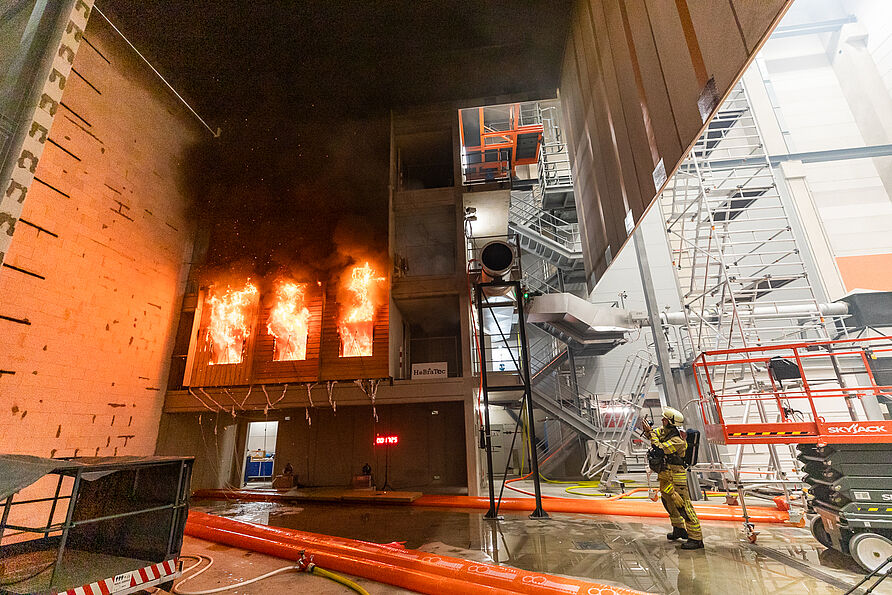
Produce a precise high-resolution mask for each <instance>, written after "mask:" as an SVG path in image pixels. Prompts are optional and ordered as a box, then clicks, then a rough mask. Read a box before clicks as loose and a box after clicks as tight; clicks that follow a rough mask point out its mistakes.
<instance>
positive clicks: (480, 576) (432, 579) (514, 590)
mask: <svg viewBox="0 0 892 595" xmlns="http://www.w3.org/2000/svg"><path fill="white" fill-rule="evenodd" d="M186 533H187V534H188V535H191V536H193V537H198V538H200V539H207V540H210V541H216V542H219V543H225V544H227V545H232V546H235V547H240V548H243V549H249V550H253V551H257V552H261V553H264V554H268V555H272V556H277V557H280V558H284V559H288V560H298V559H299V558H300V556H301V553H302V552H304V551H306V555H312V556H313V559H314V562H315V563H316V564H318V565H320V566H322V567H325V568H331V569H333V570H337V571H339V572H347V573H349V574H353V575H356V576H361V577H364V578H368V579H371V580H374V581H377V582H380V583H386V584H390V585H395V586H398V587H402V588H404V589H411V590H413V591H418V592H420V593H430V594H440V593H463V594H464V593H467V594H468V595H478V594H479V595H495V594H497V593H503V594H506V595H510V594H524V595H549V594H556V593H564V594H566V593H585V594H592V595H634V594H639V593H641V592H640V591H634V590H631V589H626V588H622V587H612V586H608V585H603V584H599V583H590V582H585V581H581V580H576V579H571V578H564V577H559V576H553V575H549V574H543V573H538V572H529V571H525V570H518V569H515V568H511V567H507V566H494V565H492V564H485V563H481V562H475V561H469V560H462V559H461V558H452V557H448V556H437V555H433V554H429V553H427V552H422V551H418V550H408V549H404V548H402V547H400V546H396V545H391V544H389V545H380V544H376V543H369V542H364V541H357V540H354V539H346V538H342V537H332V536H328V535H320V534H318V533H308V532H304V531H297V530H294V529H283V528H278V527H269V526H266V525H257V524H254V523H243V522H240V521H235V520H232V519H225V518H222V517H218V516H214V515H209V514H205V513H201V512H196V511H192V512H190V513H189V519H188V522H187V523H186Z"/></svg>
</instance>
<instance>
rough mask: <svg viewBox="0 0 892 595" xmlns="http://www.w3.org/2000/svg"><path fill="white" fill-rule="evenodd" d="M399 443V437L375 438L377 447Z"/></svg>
mask: <svg viewBox="0 0 892 595" xmlns="http://www.w3.org/2000/svg"><path fill="white" fill-rule="evenodd" d="M399 442H400V437H399V436H375V446H393V445H394V444H399Z"/></svg>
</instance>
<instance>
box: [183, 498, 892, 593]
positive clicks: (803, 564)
mask: <svg viewBox="0 0 892 595" xmlns="http://www.w3.org/2000/svg"><path fill="white" fill-rule="evenodd" d="M193 508H195V509H197V510H202V511H204V512H209V513H212V514H219V515H222V516H226V517H230V518H235V519H238V520H243V521H248V522H254V523H265V524H269V525H274V526H278V527H289V528H293V529H300V530H303V531H311V532H315V533H324V534H327V535H336V536H339V537H349V538H353V539H361V540H364V541H372V542H376V543H389V542H393V541H398V542H405V545H406V547H408V548H413V549H421V550H425V551H430V552H432V553H437V554H443V555H451V556H456V557H461V558H468V559H475V560H481V561H487V562H492V563H497V564H505V565H509V566H514V567H516V568H522V569H524V570H533V571H539V572H548V573H552V574H562V575H566V576H573V577H581V578H587V579H591V580H596V581H599V582H605V583H610V584H616V585H623V586H627V587H631V588H634V589H639V590H642V591H649V592H653V593H666V594H671V593H680V594H683V595H688V594H695V593H696V594H701V593H702V594H713V593H720V594H721V593H726V594H728V595H730V594H732V593H733V594H736V593H746V594H752V595H762V594H766V595H767V594H771V595H774V594H776V593H784V594H786V593H808V594H831V593H833V594H839V593H843V592H845V591H846V590H847V589H848V588H849V587H851V586H852V585H854V584H855V583H857V582H858V581H859V580H860V579H861V578H862V576H863V573H862V572H861V570H860V568H859V567H858V566H857V564H855V562H854V561H853V560H852V559H851V558H849V557H847V556H844V555H842V554H840V553H838V552H835V551H832V550H826V549H824V548H823V547H822V546H821V545H819V544H818V543H817V542H816V541H815V540H814V539H813V538H812V536H811V534H810V533H809V532H808V530H807V529H800V528H796V527H787V526H780V525H772V526H767V525H766V526H762V527H760V531H761V533H760V535H759V538H758V542H757V544H756V545H752V544H750V543H748V542H747V541H746V540H745V539H744V537H743V534H742V532H741V531H740V527H739V525H738V524H737V523H720V522H704V523H703V527H704V535H705V538H704V539H705V543H706V550H705V551H703V550H700V551H693V552H689V551H682V550H679V549H678V547H677V545H676V544H675V543H673V542H669V541H667V540H666V537H665V535H666V533H667V530H668V522H666V523H662V522H658V521H655V520H653V519H641V518H636V517H606V516H592V515H571V514H556V515H552V518H551V519H550V520H547V521H533V520H531V519H529V518H527V516H526V515H525V514H511V513H506V514H505V518H504V520H501V521H499V522H489V521H485V520H483V513H482V511H471V510H468V511H464V510H462V511H457V510H443V509H434V508H428V509H425V508H421V507H411V506H356V505H343V504H322V503H301V505H300V506H294V505H285V504H277V503H265V502H245V503H235V502H216V501H196V502H194V503H193ZM874 592H875V593H887V594H892V578H890V579H889V583H888V584H887V583H883V584H882V585H881V586H880V587H879V588H878V589H877V590H876V591H874Z"/></svg>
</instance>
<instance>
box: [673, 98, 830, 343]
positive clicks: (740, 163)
mask: <svg viewBox="0 0 892 595" xmlns="http://www.w3.org/2000/svg"><path fill="white" fill-rule="evenodd" d="M660 207H661V209H662V212H663V216H664V219H665V222H666V232H667V234H668V238H669V244H670V249H671V255H672V263H673V266H674V268H675V272H676V275H677V277H678V282H679V286H680V289H681V297H682V304H683V306H684V312H685V315H686V326H687V330H688V334H689V336H690V341H691V344H692V348H693V352H694V353H695V354H696V353H700V352H702V351H708V350H716V349H733V348H746V347H755V346H761V345H771V344H782V343H789V342H791V341H800V340H827V339H829V338H830V337H829V335H828V331H827V328H826V325H827V324H830V323H831V322H832V320H831V318H832V317H828V316H825V315H823V314H822V313H821V308H820V306H819V304H818V302H817V299H816V297H815V293H814V290H813V288H812V285H811V283H810V281H809V277H808V272H807V270H806V264H805V262H804V261H803V257H802V253H801V252H800V250H799V248H798V244H797V239H796V237H795V236H794V233H793V228H792V225H791V222H790V219H789V217H788V215H787V209H786V207H785V206H784V203H783V200H782V198H781V195H780V193H779V191H778V180H777V179H776V178H775V175H774V172H773V170H772V166H771V163H770V161H769V159H768V155H767V154H766V152H765V148H764V143H763V140H762V137H761V135H760V133H759V129H758V126H757V123H756V120H755V118H754V116H753V113H752V110H751V107H750V103H749V100H748V98H747V94H746V91H745V89H744V87H743V85H742V84H738V85H736V86H735V87H734V88H733V89H732V90H731V94H730V96H729V98H728V99H727V100H726V101H725V103H724V104H723V105H722V107H721V108H720V110H719V112H718V114H717V115H716V117H715V119H714V120H712V121H711V122H710V123H709V126H708V128H707V130H706V132H704V134H703V135H702V136H701V137H700V138H699V139H698V141H697V143H696V144H695V145H694V148H693V150H692V151H691V153H690V154H689V156H688V157H687V159H685V161H684V162H683V163H682V164H681V166H680V167H679V170H678V172H677V173H676V174H675V175H674V176H673V178H672V180H671V181H670V183H669V185H668V186H667V188H666V189H665V190H664V191H663V193H662V194H661V196H660Z"/></svg>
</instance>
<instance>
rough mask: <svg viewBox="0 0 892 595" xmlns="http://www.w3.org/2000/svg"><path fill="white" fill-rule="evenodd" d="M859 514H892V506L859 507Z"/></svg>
mask: <svg viewBox="0 0 892 595" xmlns="http://www.w3.org/2000/svg"><path fill="white" fill-rule="evenodd" d="M858 512H892V506H859V507H858Z"/></svg>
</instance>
